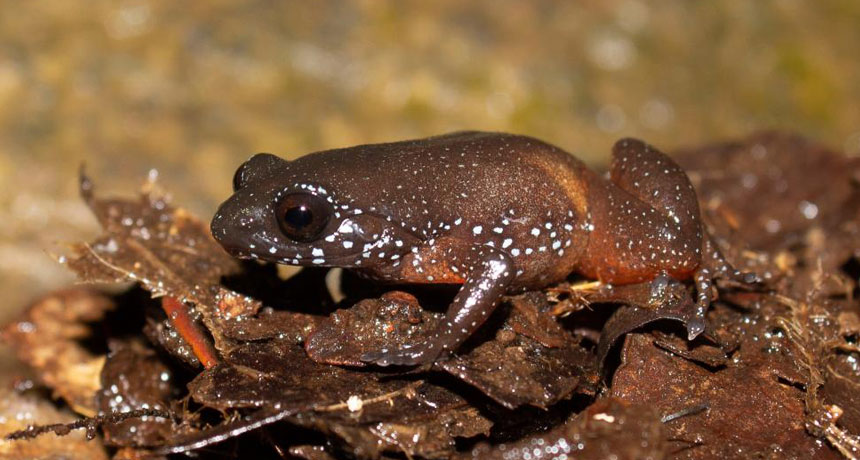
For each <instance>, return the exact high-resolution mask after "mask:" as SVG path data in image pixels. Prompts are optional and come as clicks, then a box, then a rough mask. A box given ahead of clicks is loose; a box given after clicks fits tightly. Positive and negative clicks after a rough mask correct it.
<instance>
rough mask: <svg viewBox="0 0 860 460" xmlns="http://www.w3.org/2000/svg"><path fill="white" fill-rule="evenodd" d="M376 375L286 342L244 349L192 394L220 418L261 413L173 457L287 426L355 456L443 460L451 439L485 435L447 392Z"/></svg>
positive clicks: (183, 442) (178, 446)
mask: <svg viewBox="0 0 860 460" xmlns="http://www.w3.org/2000/svg"><path fill="white" fill-rule="evenodd" d="M381 376H382V375H381V374H376V373H369V372H360V371H351V370H347V369H343V368H339V367H336V366H329V365H325V364H320V363H316V362H314V361H312V360H311V359H310V358H309V357H308V356H307V354H306V353H305V352H304V350H303V349H302V348H301V347H299V346H297V345H296V344H294V343H291V342H289V341H285V340H274V341H271V342H267V343H250V344H245V345H242V346H240V347H237V348H236V349H234V350H233V351H231V352H230V353H229V355H228V356H226V357H225V361H224V362H223V363H221V364H218V365H217V366H215V367H214V368H212V369H209V370H206V371H204V372H203V373H202V374H200V375H199V376H198V377H197V378H196V379H195V380H194V381H193V382H192V383H191V384H190V385H189V390H190V392H191V396H192V398H193V399H194V400H195V401H196V402H198V403H201V404H203V405H205V406H207V407H211V408H215V409H218V410H220V411H229V410H234V409H252V408H261V410H260V411H258V412H254V413H251V415H249V416H248V417H245V418H243V419H242V420H240V421H239V422H232V423H231V422H228V423H226V424H223V425H221V426H218V427H217V428H215V429H214V431H206V432H202V433H198V434H195V435H191V436H188V437H186V438H184V439H183V438H181V437H180V438H178V439H176V438H175V439H174V443H173V444H174V447H172V448H171V449H172V450H171V451H181V450H182V449H183V446H188V445H196V444H199V443H201V442H206V440H207V439H213V438H215V439H218V440H220V439H221V438H219V437H218V436H220V435H223V434H225V433H226V434H229V433H236V432H240V431H241V430H243V429H244V428H245V427H248V426H254V427H255V428H256V427H257V425H259V426H263V425H266V424H270V423H274V422H277V421H288V422H290V423H292V424H296V425H300V426H304V427H307V428H313V429H316V430H321V431H323V432H326V433H328V434H330V435H332V436H335V437H336V438H338V439H339V440H340V442H341V443H343V444H344V446H345V447H344V449H349V450H350V451H351V452H352V453H353V454H354V455H357V456H359V457H376V456H378V455H379V454H380V453H382V452H389V451H391V452H395V451H401V452H405V453H407V454H408V455H421V456H428V457H444V456H447V455H450V454H451V453H452V452H453V449H454V441H453V439H454V437H471V436H475V435H477V434H479V433H486V432H487V431H488V430H489V428H490V425H491V423H490V422H489V421H488V420H486V419H485V418H484V417H482V416H481V415H480V414H479V413H478V411H477V409H475V408H473V407H470V406H469V405H468V403H467V402H466V401H465V400H464V399H463V398H462V397H460V396H457V395H456V394H454V393H452V392H450V391H449V390H446V389H443V388H442V387H438V386H435V385H431V384H428V383H424V382H422V381H412V380H394V379H388V380H380V377H381Z"/></svg>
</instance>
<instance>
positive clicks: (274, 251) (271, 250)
mask: <svg viewBox="0 0 860 460" xmlns="http://www.w3.org/2000/svg"><path fill="white" fill-rule="evenodd" d="M276 252H278V248H276V247H274V246H272V247H270V248H269V254H274V253H276Z"/></svg>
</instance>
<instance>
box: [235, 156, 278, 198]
mask: <svg viewBox="0 0 860 460" xmlns="http://www.w3.org/2000/svg"><path fill="white" fill-rule="evenodd" d="M283 164H286V161H284V160H282V159H280V158H278V157H276V156H275V155H272V154H271V153H258V154H256V155H254V156H252V157H251V158H250V159H249V160H248V161H246V162H244V163H242V165H241V166H239V169H237V170H236V174H233V192H238V191H239V190H240V189H242V188H244V187H245V186H246V185H248V183H249V182H250V181H252V180H254V177H255V176H256V177H258V178H259V177H263V176H265V175H267V174H272V172H273V171H274V170H275V169H276V168H278V167H280V166H281V165H283Z"/></svg>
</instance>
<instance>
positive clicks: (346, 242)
mask: <svg viewBox="0 0 860 460" xmlns="http://www.w3.org/2000/svg"><path fill="white" fill-rule="evenodd" d="M343 247H344V248H346V249H350V248H351V247H352V241H348V240H347V241H344V242H343Z"/></svg>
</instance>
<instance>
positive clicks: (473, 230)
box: [472, 225, 484, 235]
mask: <svg viewBox="0 0 860 460" xmlns="http://www.w3.org/2000/svg"><path fill="white" fill-rule="evenodd" d="M483 230H484V227H481V226H480V225H476V226H475V227H474V228H472V233H474V234H475V235H480V234H481V232H482V231H483Z"/></svg>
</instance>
